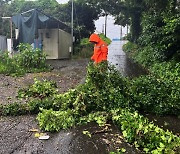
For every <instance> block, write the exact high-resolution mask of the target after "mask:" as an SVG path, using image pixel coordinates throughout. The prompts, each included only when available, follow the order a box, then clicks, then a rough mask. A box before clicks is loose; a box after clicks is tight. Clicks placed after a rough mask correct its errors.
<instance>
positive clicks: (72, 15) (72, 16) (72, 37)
mask: <svg viewBox="0 0 180 154" xmlns="http://www.w3.org/2000/svg"><path fill="white" fill-rule="evenodd" d="M71 6H72V10H71V11H72V12H71V39H72V47H71V55H72V54H73V41H74V36H73V29H74V27H73V20H74V2H73V0H72V4H71Z"/></svg>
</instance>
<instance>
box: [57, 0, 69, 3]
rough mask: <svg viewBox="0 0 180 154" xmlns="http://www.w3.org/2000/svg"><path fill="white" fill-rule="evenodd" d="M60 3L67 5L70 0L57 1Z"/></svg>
mask: <svg viewBox="0 0 180 154" xmlns="http://www.w3.org/2000/svg"><path fill="white" fill-rule="evenodd" d="M56 1H57V2H58V3H60V4H63V3H67V2H68V0H56Z"/></svg>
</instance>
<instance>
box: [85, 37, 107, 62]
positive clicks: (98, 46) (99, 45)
mask: <svg viewBox="0 0 180 154" xmlns="http://www.w3.org/2000/svg"><path fill="white" fill-rule="evenodd" d="M89 41H90V42H94V43H95V45H94V53H93V56H92V57H91V59H92V60H93V61H95V63H100V62H102V61H104V60H107V55H108V47H107V44H106V43H105V42H104V41H103V40H101V39H100V37H99V36H98V35H97V34H92V35H91V36H90V38H89Z"/></svg>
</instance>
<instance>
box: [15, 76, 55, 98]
mask: <svg viewBox="0 0 180 154" xmlns="http://www.w3.org/2000/svg"><path fill="white" fill-rule="evenodd" d="M56 88H57V85H56V83H55V82H53V81H47V80H43V81H40V80H37V79H34V84H32V85H30V86H29V87H27V88H24V89H19V91H18V97H19V98H24V97H34V98H40V99H43V98H45V97H50V96H53V95H54V94H57V92H58V90H57V89H56Z"/></svg>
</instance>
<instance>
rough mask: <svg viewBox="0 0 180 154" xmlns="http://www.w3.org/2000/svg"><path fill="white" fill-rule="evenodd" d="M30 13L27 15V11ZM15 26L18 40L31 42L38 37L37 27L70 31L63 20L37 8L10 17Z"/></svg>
mask: <svg viewBox="0 0 180 154" xmlns="http://www.w3.org/2000/svg"><path fill="white" fill-rule="evenodd" d="M29 12H30V13H31V15H30V16H27V13H29ZM12 21H13V23H14V24H15V26H16V28H18V29H19V35H18V42H20V43H30V44H31V43H33V42H34V39H35V38H38V29H56V28H58V29H62V30H64V31H66V32H70V27H69V26H67V25H66V24H64V23H63V22H61V21H59V20H57V19H55V18H53V17H51V16H49V15H46V14H44V13H43V12H41V11H40V10H38V9H32V10H29V11H26V12H24V13H21V14H17V15H15V16H13V17H12Z"/></svg>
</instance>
